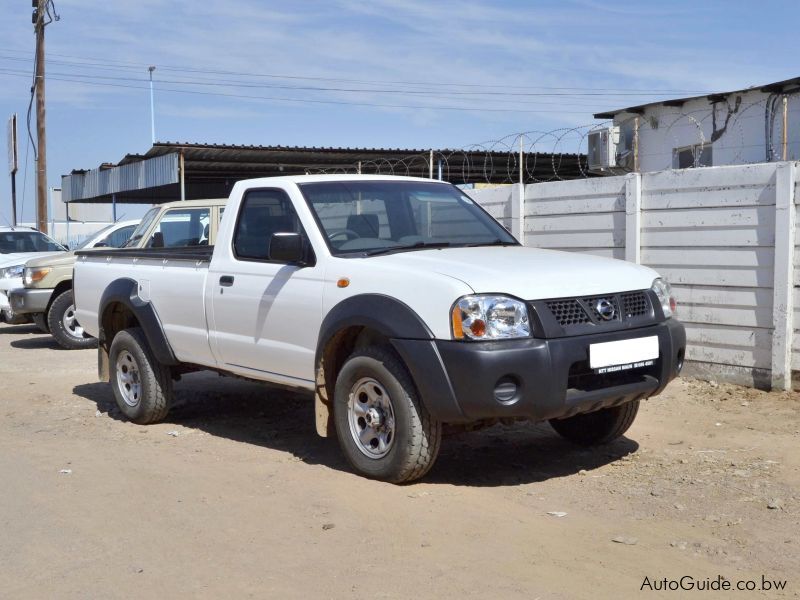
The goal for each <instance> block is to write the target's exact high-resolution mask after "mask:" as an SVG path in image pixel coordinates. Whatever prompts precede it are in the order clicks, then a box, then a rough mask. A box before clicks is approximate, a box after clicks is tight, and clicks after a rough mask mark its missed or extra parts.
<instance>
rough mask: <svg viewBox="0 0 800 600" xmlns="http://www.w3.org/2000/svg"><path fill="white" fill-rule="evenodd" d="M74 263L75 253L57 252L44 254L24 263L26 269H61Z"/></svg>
mask: <svg viewBox="0 0 800 600" xmlns="http://www.w3.org/2000/svg"><path fill="white" fill-rule="evenodd" d="M74 263H75V252H74V251H70V252H59V253H57V254H46V255H44V256H37V257H36V258H34V259H32V260H29V261H28V262H26V263H25V266H26V267H61V266H64V265H67V266H69V265H72V264H74Z"/></svg>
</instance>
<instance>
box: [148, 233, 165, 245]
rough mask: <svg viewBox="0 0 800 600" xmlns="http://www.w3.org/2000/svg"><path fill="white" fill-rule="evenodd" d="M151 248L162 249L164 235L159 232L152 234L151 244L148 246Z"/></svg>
mask: <svg viewBox="0 0 800 600" xmlns="http://www.w3.org/2000/svg"><path fill="white" fill-rule="evenodd" d="M150 247H151V248H163V247H164V234H163V233H161V232H160V231H156V232H155V233H154V234H153V238H152V243H151V244H150Z"/></svg>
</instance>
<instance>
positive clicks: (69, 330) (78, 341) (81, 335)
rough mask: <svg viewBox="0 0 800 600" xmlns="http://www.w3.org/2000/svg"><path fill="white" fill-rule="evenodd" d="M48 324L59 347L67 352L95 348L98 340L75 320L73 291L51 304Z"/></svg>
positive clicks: (67, 292) (68, 291)
mask: <svg viewBox="0 0 800 600" xmlns="http://www.w3.org/2000/svg"><path fill="white" fill-rule="evenodd" d="M47 324H48V326H49V327H50V333H51V334H52V336H53V337H54V338H55V340H56V341H57V342H58V345H59V346H61V347H62V348H66V349H67V350H80V349H82V348H94V347H95V346H96V345H97V340H96V339H95V338H93V337H91V336H90V335H89V334H87V333H86V332H85V331H84V330H83V327H81V324H80V323H78V320H77V319H76V318H75V301H74V300H73V298H72V290H67V291H65V292H62V293H61V294H59V295H58V297H57V298H56V299H55V300H53V302H52V304H50V310H49V311H48V312H47Z"/></svg>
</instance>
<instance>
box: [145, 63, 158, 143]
mask: <svg viewBox="0 0 800 600" xmlns="http://www.w3.org/2000/svg"><path fill="white" fill-rule="evenodd" d="M147 70H148V71H149V72H150V138H151V141H152V143H153V144H154V145H155V143H156V111H155V104H154V102H153V71H155V70H156V68H155V66H154V65H150V66H149V67H147Z"/></svg>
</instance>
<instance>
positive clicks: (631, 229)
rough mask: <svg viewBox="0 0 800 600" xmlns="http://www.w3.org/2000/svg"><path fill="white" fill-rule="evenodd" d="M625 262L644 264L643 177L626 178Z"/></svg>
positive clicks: (631, 174)
mask: <svg viewBox="0 0 800 600" xmlns="http://www.w3.org/2000/svg"><path fill="white" fill-rule="evenodd" d="M625 260H627V261H630V262H634V263H636V264H639V263H641V262H642V175H641V174H640V173H628V174H627V175H626V176H625Z"/></svg>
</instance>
